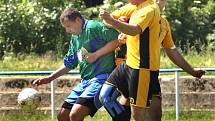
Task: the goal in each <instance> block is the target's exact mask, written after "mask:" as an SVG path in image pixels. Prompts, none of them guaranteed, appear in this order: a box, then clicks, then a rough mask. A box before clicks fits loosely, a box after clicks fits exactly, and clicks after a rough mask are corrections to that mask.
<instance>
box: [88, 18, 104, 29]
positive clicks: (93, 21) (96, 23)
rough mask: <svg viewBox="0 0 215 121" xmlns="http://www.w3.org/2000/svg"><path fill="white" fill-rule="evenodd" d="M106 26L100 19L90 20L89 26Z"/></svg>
mask: <svg viewBox="0 0 215 121" xmlns="http://www.w3.org/2000/svg"><path fill="white" fill-rule="evenodd" d="M98 27H104V24H103V23H102V22H101V21H100V20H96V19H95V20H88V22H87V28H98Z"/></svg>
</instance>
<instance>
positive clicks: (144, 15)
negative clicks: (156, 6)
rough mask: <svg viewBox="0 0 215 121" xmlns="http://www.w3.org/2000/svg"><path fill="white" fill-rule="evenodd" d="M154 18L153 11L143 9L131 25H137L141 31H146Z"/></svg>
mask: <svg viewBox="0 0 215 121" xmlns="http://www.w3.org/2000/svg"><path fill="white" fill-rule="evenodd" d="M153 17H154V10H153V9H141V10H138V12H137V13H136V14H135V16H134V18H132V22H130V23H131V24H137V25H139V26H140V27H141V30H142V31H144V30H145V29H146V28H147V27H148V26H149V23H150V21H151V20H152V19H153Z"/></svg>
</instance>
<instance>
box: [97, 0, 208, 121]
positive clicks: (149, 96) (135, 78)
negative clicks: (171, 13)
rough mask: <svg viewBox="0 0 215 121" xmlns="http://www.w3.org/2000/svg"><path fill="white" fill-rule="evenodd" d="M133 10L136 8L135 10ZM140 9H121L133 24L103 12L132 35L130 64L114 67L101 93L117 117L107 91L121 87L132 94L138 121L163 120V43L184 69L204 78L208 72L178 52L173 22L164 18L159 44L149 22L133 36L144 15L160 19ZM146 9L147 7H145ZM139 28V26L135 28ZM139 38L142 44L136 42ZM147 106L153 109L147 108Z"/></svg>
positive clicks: (127, 93) (129, 45)
mask: <svg viewBox="0 0 215 121" xmlns="http://www.w3.org/2000/svg"><path fill="white" fill-rule="evenodd" d="M130 2H131V1H130ZM132 2H133V3H136V4H138V2H140V1H138V0H137V1H135V0H132ZM132 2H131V3H132ZM148 2H149V1H148ZM151 2H152V1H151ZM157 2H158V3H159V2H162V1H161V0H158V1H157ZM144 3H145V4H147V2H146V1H144ZM144 3H142V4H141V5H140V6H147V5H145V4H144ZM160 4H161V3H160ZM129 7H130V8H131V9H130V8H129ZM133 8H134V9H133ZM132 9H133V10H134V13H133V11H132ZM140 10H141V8H140V7H138V5H137V7H136V8H135V6H134V5H131V4H129V5H126V6H124V7H123V8H122V9H120V10H119V11H117V12H118V14H117V15H118V17H119V16H122V15H125V16H126V15H127V16H128V15H130V16H131V18H130V21H129V24H125V23H122V22H120V21H117V19H118V18H117V17H116V16H114V15H112V16H110V14H109V13H107V12H101V14H100V16H101V17H102V18H103V19H104V20H105V21H106V23H107V24H109V25H111V26H113V27H115V28H117V29H118V30H120V31H122V32H123V33H126V34H128V37H127V42H128V43H127V46H128V55H127V59H128V60H127V61H126V64H122V65H120V66H119V67H118V68H116V69H115V70H114V72H113V73H112V74H111V76H110V78H108V80H107V82H106V84H105V85H103V87H102V90H101V93H100V96H101V100H102V103H103V104H104V106H105V108H106V109H107V110H108V112H109V113H110V114H111V116H112V117H113V116H114V117H116V115H118V114H116V113H114V112H115V111H114V110H113V108H112V107H110V105H108V104H109V103H112V102H114V100H107V98H112V97H111V94H107V93H108V92H114V91H113V90H115V88H118V90H119V91H121V93H122V94H123V96H125V97H127V98H128V97H130V103H131V107H132V113H133V116H134V119H135V120H137V121H142V120H147V121H159V120H161V114H162V112H161V95H160V92H161V91H160V84H159V82H158V72H157V71H158V70H157V69H159V61H160V60H159V59H158V58H157V56H158V55H159V56H160V51H159V49H160V45H161V43H162V46H163V47H164V48H165V51H166V52H167V55H168V56H169V58H170V59H171V60H172V61H173V62H174V63H175V64H176V65H178V66H179V67H181V68H183V69H184V70H185V71H186V72H188V73H189V74H191V75H193V76H194V77H198V78H200V77H201V76H202V75H203V74H204V71H202V70H194V69H193V68H192V67H191V66H190V65H189V64H188V63H187V62H186V61H185V60H184V58H183V57H182V56H181V55H180V54H179V53H178V52H177V50H176V49H175V46H174V43H173V41H172V37H171V31H170V28H169V24H168V22H167V21H166V20H165V19H162V20H161V28H162V32H161V33H159V34H161V36H160V37H159V39H158V38H157V41H158V40H160V41H159V42H160V43H156V42H157V41H156V40H154V39H152V40H151V41H150V38H153V37H151V36H150V35H151V34H152V33H150V31H149V28H150V27H151V26H150V25H147V26H146V27H145V28H144V29H146V30H142V31H139V32H140V34H137V35H133V34H134V33H135V31H137V30H138V26H140V28H141V25H142V24H144V23H141V18H142V21H144V19H147V17H149V18H150V17H151V18H154V19H156V18H155V15H156V14H155V13H154V14H153V15H151V14H145V13H144V11H141V12H142V14H141V12H138V11H140ZM131 11H132V12H131ZM145 11H147V10H146V9H145ZM153 12H154V11H153ZM130 13H132V14H130ZM150 15H151V16H150ZM132 16H134V18H135V19H133V18H132ZM113 17H115V18H113ZM144 22H146V23H150V24H153V20H151V19H149V20H148V21H147V20H145V21H144ZM157 22H158V21H157ZM132 27H133V29H132ZM135 27H137V28H136V29H135ZM143 27H144V26H143ZM158 27H160V26H158ZM126 28H127V30H126ZM134 29H135V30H134ZM150 30H152V28H150ZM141 32H143V33H141ZM129 34H130V35H133V36H132V37H131V36H129ZM153 34H155V33H153ZM154 36H155V35H154ZM141 37H145V38H144V39H143V38H141ZM155 38H156V37H155ZM129 39H131V40H130V43H129ZM136 41H137V42H138V43H136ZM141 41H143V42H141ZM144 44H145V45H144ZM152 44H155V45H156V44H158V45H157V46H155V45H152ZM129 47H130V49H129ZM155 47H158V48H155ZM140 49H142V50H140ZM153 49H154V50H153ZM129 51H131V52H130V55H129ZM141 51H144V52H142V53H141ZM132 56H133V57H132ZM129 57H130V58H131V59H130V60H129ZM159 58H160V57H159ZM135 59H136V63H135ZM133 61H134V62H133ZM145 61H146V62H145ZM153 61H154V62H153ZM141 64H142V65H141ZM135 65H136V67H135ZM138 66H139V67H138ZM141 66H142V67H141ZM139 83H142V86H138V85H140V84H139ZM126 87H127V88H126ZM145 89H146V90H145ZM110 90H112V91H110ZM127 90H129V91H127ZM114 99H115V98H114ZM124 102H125V101H124ZM150 104H151V105H150ZM147 106H148V107H149V108H146V107H147ZM119 119H120V118H119ZM121 120H123V117H121Z"/></svg>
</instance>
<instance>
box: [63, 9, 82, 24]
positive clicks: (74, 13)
mask: <svg viewBox="0 0 215 121" xmlns="http://www.w3.org/2000/svg"><path fill="white" fill-rule="evenodd" d="M77 17H80V18H82V15H81V13H80V12H79V11H78V10H77V9H74V8H66V9H64V11H63V12H62V14H61V16H60V22H61V23H62V22H63V21H64V19H65V18H68V19H69V20H70V21H75V19H76V18H77Z"/></svg>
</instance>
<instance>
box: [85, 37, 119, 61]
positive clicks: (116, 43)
mask: <svg viewBox="0 0 215 121" xmlns="http://www.w3.org/2000/svg"><path fill="white" fill-rule="evenodd" d="M118 46H119V41H118V39H115V40H114V41H110V42H108V43H107V44H106V45H105V46H104V47H102V48H100V49H99V50H97V51H96V52H94V53H89V54H88V55H87V58H86V60H87V62H89V63H93V62H95V61H96V60H97V59H98V58H99V57H101V56H103V55H105V54H107V53H109V52H112V51H114V50H115V49H116V48H117V47H118Z"/></svg>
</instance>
